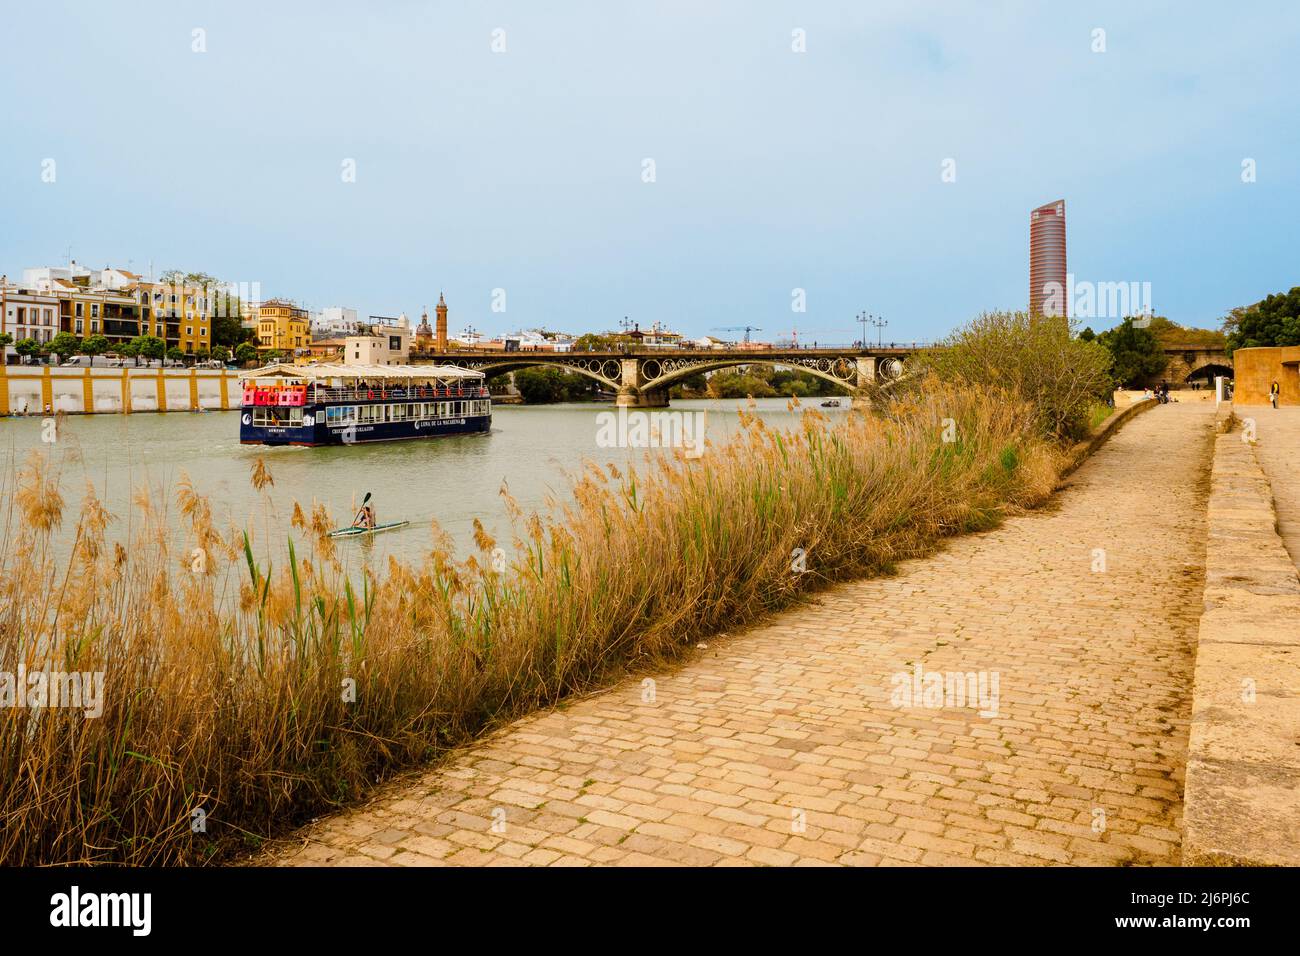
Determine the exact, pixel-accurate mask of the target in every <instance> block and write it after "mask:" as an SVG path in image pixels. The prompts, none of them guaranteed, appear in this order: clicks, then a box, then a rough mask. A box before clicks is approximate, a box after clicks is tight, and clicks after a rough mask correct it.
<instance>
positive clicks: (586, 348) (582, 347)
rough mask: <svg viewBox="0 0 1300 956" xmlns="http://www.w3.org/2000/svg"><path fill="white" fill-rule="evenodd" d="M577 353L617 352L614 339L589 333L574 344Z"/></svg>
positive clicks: (579, 337) (581, 336)
mask: <svg viewBox="0 0 1300 956" xmlns="http://www.w3.org/2000/svg"><path fill="white" fill-rule="evenodd" d="M573 350H574V351H575V352H614V351H617V349H616V345H615V342H614V339H613V337H612V336H609V335H597V334H596V333H595V332H587V333H586V334H584V335H580V336H578V337H577V339H575V340H574V342H573Z"/></svg>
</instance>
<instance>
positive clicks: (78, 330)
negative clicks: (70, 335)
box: [76, 319, 81, 335]
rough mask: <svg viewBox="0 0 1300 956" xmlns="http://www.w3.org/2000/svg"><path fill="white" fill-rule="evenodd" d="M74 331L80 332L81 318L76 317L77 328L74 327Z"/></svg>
mask: <svg viewBox="0 0 1300 956" xmlns="http://www.w3.org/2000/svg"><path fill="white" fill-rule="evenodd" d="M76 333H77V334H78V335H80V334H81V319H77V328H76Z"/></svg>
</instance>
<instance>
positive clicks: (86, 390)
mask: <svg viewBox="0 0 1300 956" xmlns="http://www.w3.org/2000/svg"><path fill="white" fill-rule="evenodd" d="M240 399H241V393H240V388H239V376H238V373H236V372H232V371H228V370H223V369H182V368H169V369H157V368H99V367H96V368H62V367H56V366H49V365H10V366H4V365H0V415H40V414H45V413H46V412H47V411H50V412H68V413H71V414H94V413H110V414H111V413H123V412H153V411H170V412H188V411H192V410H195V409H200V408H203V409H223V408H238V407H239V403H240Z"/></svg>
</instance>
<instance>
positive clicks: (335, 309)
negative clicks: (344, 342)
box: [311, 305, 361, 338]
mask: <svg viewBox="0 0 1300 956" xmlns="http://www.w3.org/2000/svg"><path fill="white" fill-rule="evenodd" d="M311 331H312V336H313V337H315V338H332V337H335V336H346V335H356V334H358V333H359V332H360V331H361V324H360V323H359V322H358V321H357V310H356V309H348V308H344V307H343V306H341V305H331V306H329V307H327V308H324V309H321V310H320V311H319V312H317V313H316V314H315V315H313V316H312V317H311Z"/></svg>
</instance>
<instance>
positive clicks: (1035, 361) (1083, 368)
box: [908, 312, 1113, 441]
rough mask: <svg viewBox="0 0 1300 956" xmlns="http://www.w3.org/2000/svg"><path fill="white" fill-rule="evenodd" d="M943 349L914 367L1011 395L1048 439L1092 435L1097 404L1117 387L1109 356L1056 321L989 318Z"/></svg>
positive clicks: (1008, 315)
mask: <svg viewBox="0 0 1300 956" xmlns="http://www.w3.org/2000/svg"><path fill="white" fill-rule="evenodd" d="M940 346H941V347H939V348H935V349H933V350H928V351H926V352H925V353H923V354H922V355H921V356H918V357H917V359H916V360H915V364H917V365H919V366H922V367H925V366H928V367H929V368H930V369H932V370H933V371H934V372H935V373H936V374H937V375H938V377H939V379H940V380H941V381H945V382H960V383H963V384H966V385H971V386H974V387H976V388H980V389H988V390H1001V391H1005V392H1010V393H1011V395H1012V396H1013V397H1014V398H1018V399H1020V400H1021V401H1024V402H1026V403H1027V404H1028V405H1029V407H1030V408H1031V409H1032V410H1033V413H1034V417H1035V421H1034V424H1035V426H1036V427H1037V428H1038V430H1039V431H1040V432H1041V433H1042V434H1043V435H1045V436H1048V437H1052V438H1056V439H1059V440H1063V441H1072V440H1076V439H1079V438H1082V437H1084V436H1085V435H1087V434H1088V432H1089V429H1090V424H1091V423H1090V421H1089V415H1090V413H1091V410H1092V408H1093V405H1094V404H1095V403H1096V402H1097V401H1099V400H1101V399H1103V398H1105V397H1107V396H1108V395H1109V394H1110V390H1111V388H1112V387H1113V383H1112V381H1111V377H1110V374H1109V372H1108V369H1109V367H1110V361H1111V359H1110V354H1109V353H1108V352H1107V351H1106V349H1105V348H1103V347H1102V346H1101V345H1099V344H1098V343H1097V342H1085V341H1083V340H1081V339H1079V338H1078V337H1077V336H1075V335H1072V334H1071V330H1070V327H1069V325H1067V323H1065V322H1063V321H1061V320H1060V319H1057V318H1043V317H1041V316H1030V315H1029V313H1027V312H985V313H984V314H982V315H980V316H979V317H978V318H976V319H974V320H973V321H972V322H970V323H968V324H966V325H965V326H963V327H962V328H960V329H958V330H957V331H956V332H954V333H953V334H952V335H950V336H948V338H946V339H944V340H943V342H942V343H940ZM913 364H914V362H913V360H909V362H908V366H909V367H911V366H912V365H913ZM914 380H916V381H921V379H919V378H916V379H914Z"/></svg>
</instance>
